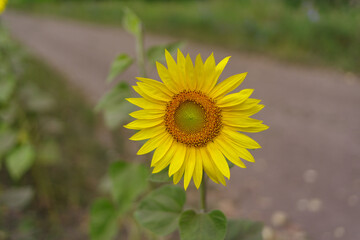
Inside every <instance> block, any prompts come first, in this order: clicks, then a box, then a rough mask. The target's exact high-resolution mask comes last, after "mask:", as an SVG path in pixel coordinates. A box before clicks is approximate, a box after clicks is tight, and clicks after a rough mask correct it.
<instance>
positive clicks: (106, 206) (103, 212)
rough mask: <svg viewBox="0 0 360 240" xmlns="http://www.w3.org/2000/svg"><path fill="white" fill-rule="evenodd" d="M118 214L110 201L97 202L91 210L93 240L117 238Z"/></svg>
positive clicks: (100, 200) (99, 200)
mask: <svg viewBox="0 0 360 240" xmlns="http://www.w3.org/2000/svg"><path fill="white" fill-rule="evenodd" d="M117 221H118V213H117V209H116V208H115V206H114V205H113V204H112V203H111V202H110V201H109V200H108V199H98V200H96V201H95V202H94V203H93V204H92V206H91V210H90V236H91V239H92V240H110V239H113V237H114V236H115V234H116V232H117V229H118V225H117Z"/></svg>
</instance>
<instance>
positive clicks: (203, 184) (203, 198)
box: [200, 174, 206, 213]
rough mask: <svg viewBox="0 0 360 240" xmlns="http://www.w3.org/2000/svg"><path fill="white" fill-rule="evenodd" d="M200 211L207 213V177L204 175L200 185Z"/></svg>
mask: <svg viewBox="0 0 360 240" xmlns="http://www.w3.org/2000/svg"><path fill="white" fill-rule="evenodd" d="M200 211H201V212H202V213H205V212H206V177H205V174H203V179H202V182H201V185H200Z"/></svg>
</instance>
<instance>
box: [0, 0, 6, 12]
mask: <svg viewBox="0 0 360 240" xmlns="http://www.w3.org/2000/svg"><path fill="white" fill-rule="evenodd" d="M6 2H7V0H0V15H1V14H2V13H3V11H4V10H5V6H6Z"/></svg>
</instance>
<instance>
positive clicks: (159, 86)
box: [136, 77, 173, 97]
mask: <svg viewBox="0 0 360 240" xmlns="http://www.w3.org/2000/svg"><path fill="white" fill-rule="evenodd" d="M136 79H137V80H139V81H142V82H143V83H146V84H149V85H151V86H153V87H155V88H157V89H160V90H161V91H162V92H164V93H165V94H167V95H169V96H170V97H171V96H172V95H173V93H172V92H171V91H170V90H169V89H168V88H167V87H166V85H165V84H164V83H162V82H159V81H156V80H154V79H150V78H142V77H137V78H136Z"/></svg>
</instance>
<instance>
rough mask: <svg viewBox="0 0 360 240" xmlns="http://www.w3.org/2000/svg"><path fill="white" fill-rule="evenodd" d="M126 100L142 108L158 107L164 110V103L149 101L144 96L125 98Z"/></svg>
mask: <svg viewBox="0 0 360 240" xmlns="http://www.w3.org/2000/svg"><path fill="white" fill-rule="evenodd" d="M125 99H126V100H127V101H128V102H130V103H132V104H134V105H136V106H138V107H141V108H143V109H158V110H165V108H166V104H158V103H154V102H150V101H148V100H146V99H145V98H125Z"/></svg>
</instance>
